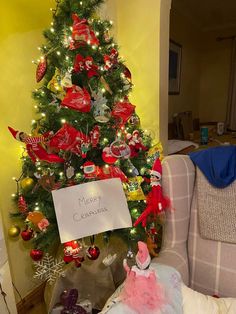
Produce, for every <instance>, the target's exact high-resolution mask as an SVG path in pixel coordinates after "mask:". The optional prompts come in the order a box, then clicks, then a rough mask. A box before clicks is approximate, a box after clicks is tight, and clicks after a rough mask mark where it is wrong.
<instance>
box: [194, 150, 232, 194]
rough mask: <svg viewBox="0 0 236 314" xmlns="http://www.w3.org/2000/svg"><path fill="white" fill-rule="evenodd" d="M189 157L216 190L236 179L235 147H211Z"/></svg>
mask: <svg viewBox="0 0 236 314" xmlns="http://www.w3.org/2000/svg"><path fill="white" fill-rule="evenodd" d="M189 156H190V158H191V160H192V161H193V163H194V164H196V165H197V166H198V168H199V169H200V170H201V171H202V172H203V174H204V175H205V177H206V178H207V179H208V181H209V182H210V183H211V184H212V185H214V186H215V187H217V188H224V187H226V186H228V185H229V184H231V183H232V182H233V181H234V180H235V179H236V146H233V145H232V146H217V147H212V148H208V149H206V150H202V151H199V152H193V153H190V154H189Z"/></svg>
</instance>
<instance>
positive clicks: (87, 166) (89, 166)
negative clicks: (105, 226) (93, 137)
mask: <svg viewBox="0 0 236 314" xmlns="http://www.w3.org/2000/svg"><path fill="white" fill-rule="evenodd" d="M81 168H83V171H84V176H85V178H86V179H92V178H96V176H97V174H98V169H99V168H98V167H97V166H96V165H95V163H94V162H92V161H86V162H85V163H84V164H83V166H82V167H81Z"/></svg>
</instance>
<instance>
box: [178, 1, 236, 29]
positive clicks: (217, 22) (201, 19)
mask: <svg viewBox="0 0 236 314" xmlns="http://www.w3.org/2000/svg"><path fill="white" fill-rule="evenodd" d="M172 8H173V9H174V10H176V11H178V12H180V13H182V14H183V15H184V16H186V17H187V18H189V19H191V20H192V22H193V23H194V24H195V25H196V26H198V27H199V28H200V29H201V30H203V31H208V30H209V31H210V30H217V29H224V28H231V27H236V0H172Z"/></svg>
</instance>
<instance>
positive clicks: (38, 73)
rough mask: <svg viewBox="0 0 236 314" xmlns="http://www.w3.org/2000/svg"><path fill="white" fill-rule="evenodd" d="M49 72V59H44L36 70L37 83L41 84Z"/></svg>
mask: <svg viewBox="0 0 236 314" xmlns="http://www.w3.org/2000/svg"><path fill="white" fill-rule="evenodd" d="M46 71H47V59H46V58H45V57H42V58H41V60H40V62H39V64H38V66H37V70H36V82H37V83H39V82H40V81H41V80H42V79H43V77H44V75H45V73H46Z"/></svg>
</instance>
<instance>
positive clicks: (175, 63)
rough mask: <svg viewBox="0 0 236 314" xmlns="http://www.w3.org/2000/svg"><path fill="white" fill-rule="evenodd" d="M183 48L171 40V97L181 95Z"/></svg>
mask: <svg viewBox="0 0 236 314" xmlns="http://www.w3.org/2000/svg"><path fill="white" fill-rule="evenodd" d="M181 55H182V46H181V45H180V44H177V43H176V42H174V41H172V40H170V48H169V95H176V94H179V93H180V79H181Z"/></svg>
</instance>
